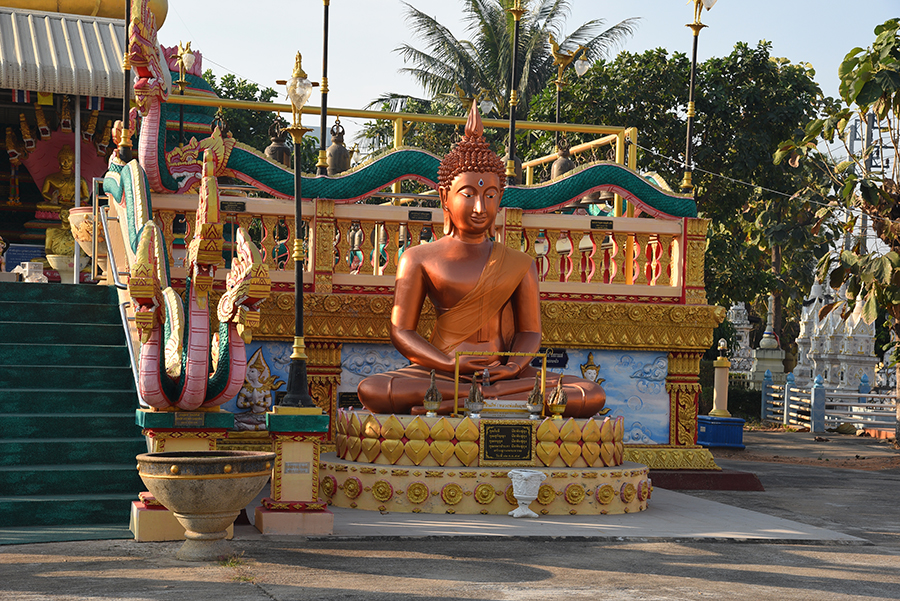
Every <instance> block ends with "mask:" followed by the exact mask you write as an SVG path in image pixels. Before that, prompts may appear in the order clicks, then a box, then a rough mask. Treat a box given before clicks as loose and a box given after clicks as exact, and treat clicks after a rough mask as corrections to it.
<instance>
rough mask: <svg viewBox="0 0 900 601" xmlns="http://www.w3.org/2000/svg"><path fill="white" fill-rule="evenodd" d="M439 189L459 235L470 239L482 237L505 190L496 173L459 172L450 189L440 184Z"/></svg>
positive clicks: (489, 226)
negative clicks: (501, 187) (502, 188)
mask: <svg viewBox="0 0 900 601" xmlns="http://www.w3.org/2000/svg"><path fill="white" fill-rule="evenodd" d="M439 193H440V196H441V204H442V205H443V207H444V210H445V211H447V212H448V213H449V216H450V221H451V223H452V224H453V231H454V232H455V234H456V235H457V237H459V238H460V239H462V240H465V241H471V242H480V241H481V240H483V239H484V236H485V234H486V233H487V232H488V231H489V230H490V229H491V226H492V225H493V224H494V220H495V219H496V218H497V211H498V209H499V208H500V198H501V196H502V194H501V192H500V178H499V177H497V174H496V173H475V172H464V173H460V174H459V175H457V176H456V178H455V179H454V180H453V183H452V184H451V185H450V189H449V190H448V189H446V188H440V189H439Z"/></svg>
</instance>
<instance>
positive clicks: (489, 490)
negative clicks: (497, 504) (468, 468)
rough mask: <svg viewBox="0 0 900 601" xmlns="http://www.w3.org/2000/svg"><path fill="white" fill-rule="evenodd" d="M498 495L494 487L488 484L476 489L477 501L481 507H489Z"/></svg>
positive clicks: (485, 483)
mask: <svg viewBox="0 0 900 601" xmlns="http://www.w3.org/2000/svg"><path fill="white" fill-rule="evenodd" d="M496 494H497V493H496V491H494V487H493V486H491V485H490V484H488V483H487V482H482V483H481V484H479V485H478V486H476V487H475V500H476V501H478V503H479V504H481V505H487V504H488V503H490V502H491V501H493V500H494V497H495V496H496Z"/></svg>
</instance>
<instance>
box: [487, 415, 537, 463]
mask: <svg viewBox="0 0 900 601" xmlns="http://www.w3.org/2000/svg"><path fill="white" fill-rule="evenodd" d="M537 423H538V422H537V421H532V420H525V419H510V420H487V419H482V420H481V421H480V423H479V426H478V428H479V444H478V465H481V466H504V467H528V466H533V465H534V450H535V447H536V446H537V444H536V440H537Z"/></svg>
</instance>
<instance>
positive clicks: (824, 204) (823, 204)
mask: <svg viewBox="0 0 900 601" xmlns="http://www.w3.org/2000/svg"><path fill="white" fill-rule="evenodd" d="M632 143H633V144H634V145H635V146H637V147H638V148H640V149H641V150H643V151H644V152H649V153H650V154H652V155H654V156H657V157H659V158H661V159H665V160H667V161H669V162H671V163H675V164H677V165H679V166H681V167H684V161H680V160H678V159H675V158H672V157H670V156H666V155H664V154H661V153H659V152H657V151H655V150H653V149H651V148H647V147H646V146H641V145H640V144H638V143H636V142H632ZM693 170H694V171H699V172H700V173H705V174H707V175H711V176H713V177H718V178H721V179H724V180H727V181H730V182H732V183H735V184H740V185H743V186H749V187H751V188H755V189H758V190H763V191H765V192H769V193H771V194H775V195H777V196H783V197H785V198H793V197H794V195H793V194H788V193H787V192H782V191H780V190H773V189H772V188H766V187H765V186H760V185H758V184H753V183H750V182H745V181H743V180H739V179H735V178H733V177H729V176H727V175H724V174H722V173H715V172H714V171H707V170H705V169H701V168H699V167H697V166H694V168H693ZM806 202H808V203H809V204H813V205H817V206H821V207H827V208H829V209H834V210H838V211H843V212H844V213H845V214H846V215H847V216H848V217H849V216H850V215H853V211H852V210H851V209H850V208H849V207H843V206H836V205H833V204H830V203H827V202H821V201H818V200H813V199H807V200H806ZM866 216H867V217H868V218H869V219H871V220H873V221H875V220H878V221H883V222H885V223H892V224H897V223H900V221H896V220H893V219H887V218H885V217H879V216H877V215H869V214H866Z"/></svg>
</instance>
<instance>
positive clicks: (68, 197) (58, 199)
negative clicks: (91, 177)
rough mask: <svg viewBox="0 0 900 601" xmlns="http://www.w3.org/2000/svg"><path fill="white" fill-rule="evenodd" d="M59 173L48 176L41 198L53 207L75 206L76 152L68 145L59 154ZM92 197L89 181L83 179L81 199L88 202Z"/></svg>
mask: <svg viewBox="0 0 900 601" xmlns="http://www.w3.org/2000/svg"><path fill="white" fill-rule="evenodd" d="M56 158H57V159H58V160H59V171H57V172H56V173H54V174H52V175H48V176H47V179H45V180H44V186H43V188H41V196H43V197H44V200H46V204H49V205H52V206H59V205H61V204H62V205H73V204H75V151H74V150H72V147H71V146H69V145H68V144H66V145H64V146H63V147H62V148H61V149H60V150H59V154H57V155H56ZM89 197H90V193H89V192H88V184H87V180H85V179H84V178H83V177H82V178H81V199H82V201H84V202H87V199H88V198H89Z"/></svg>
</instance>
